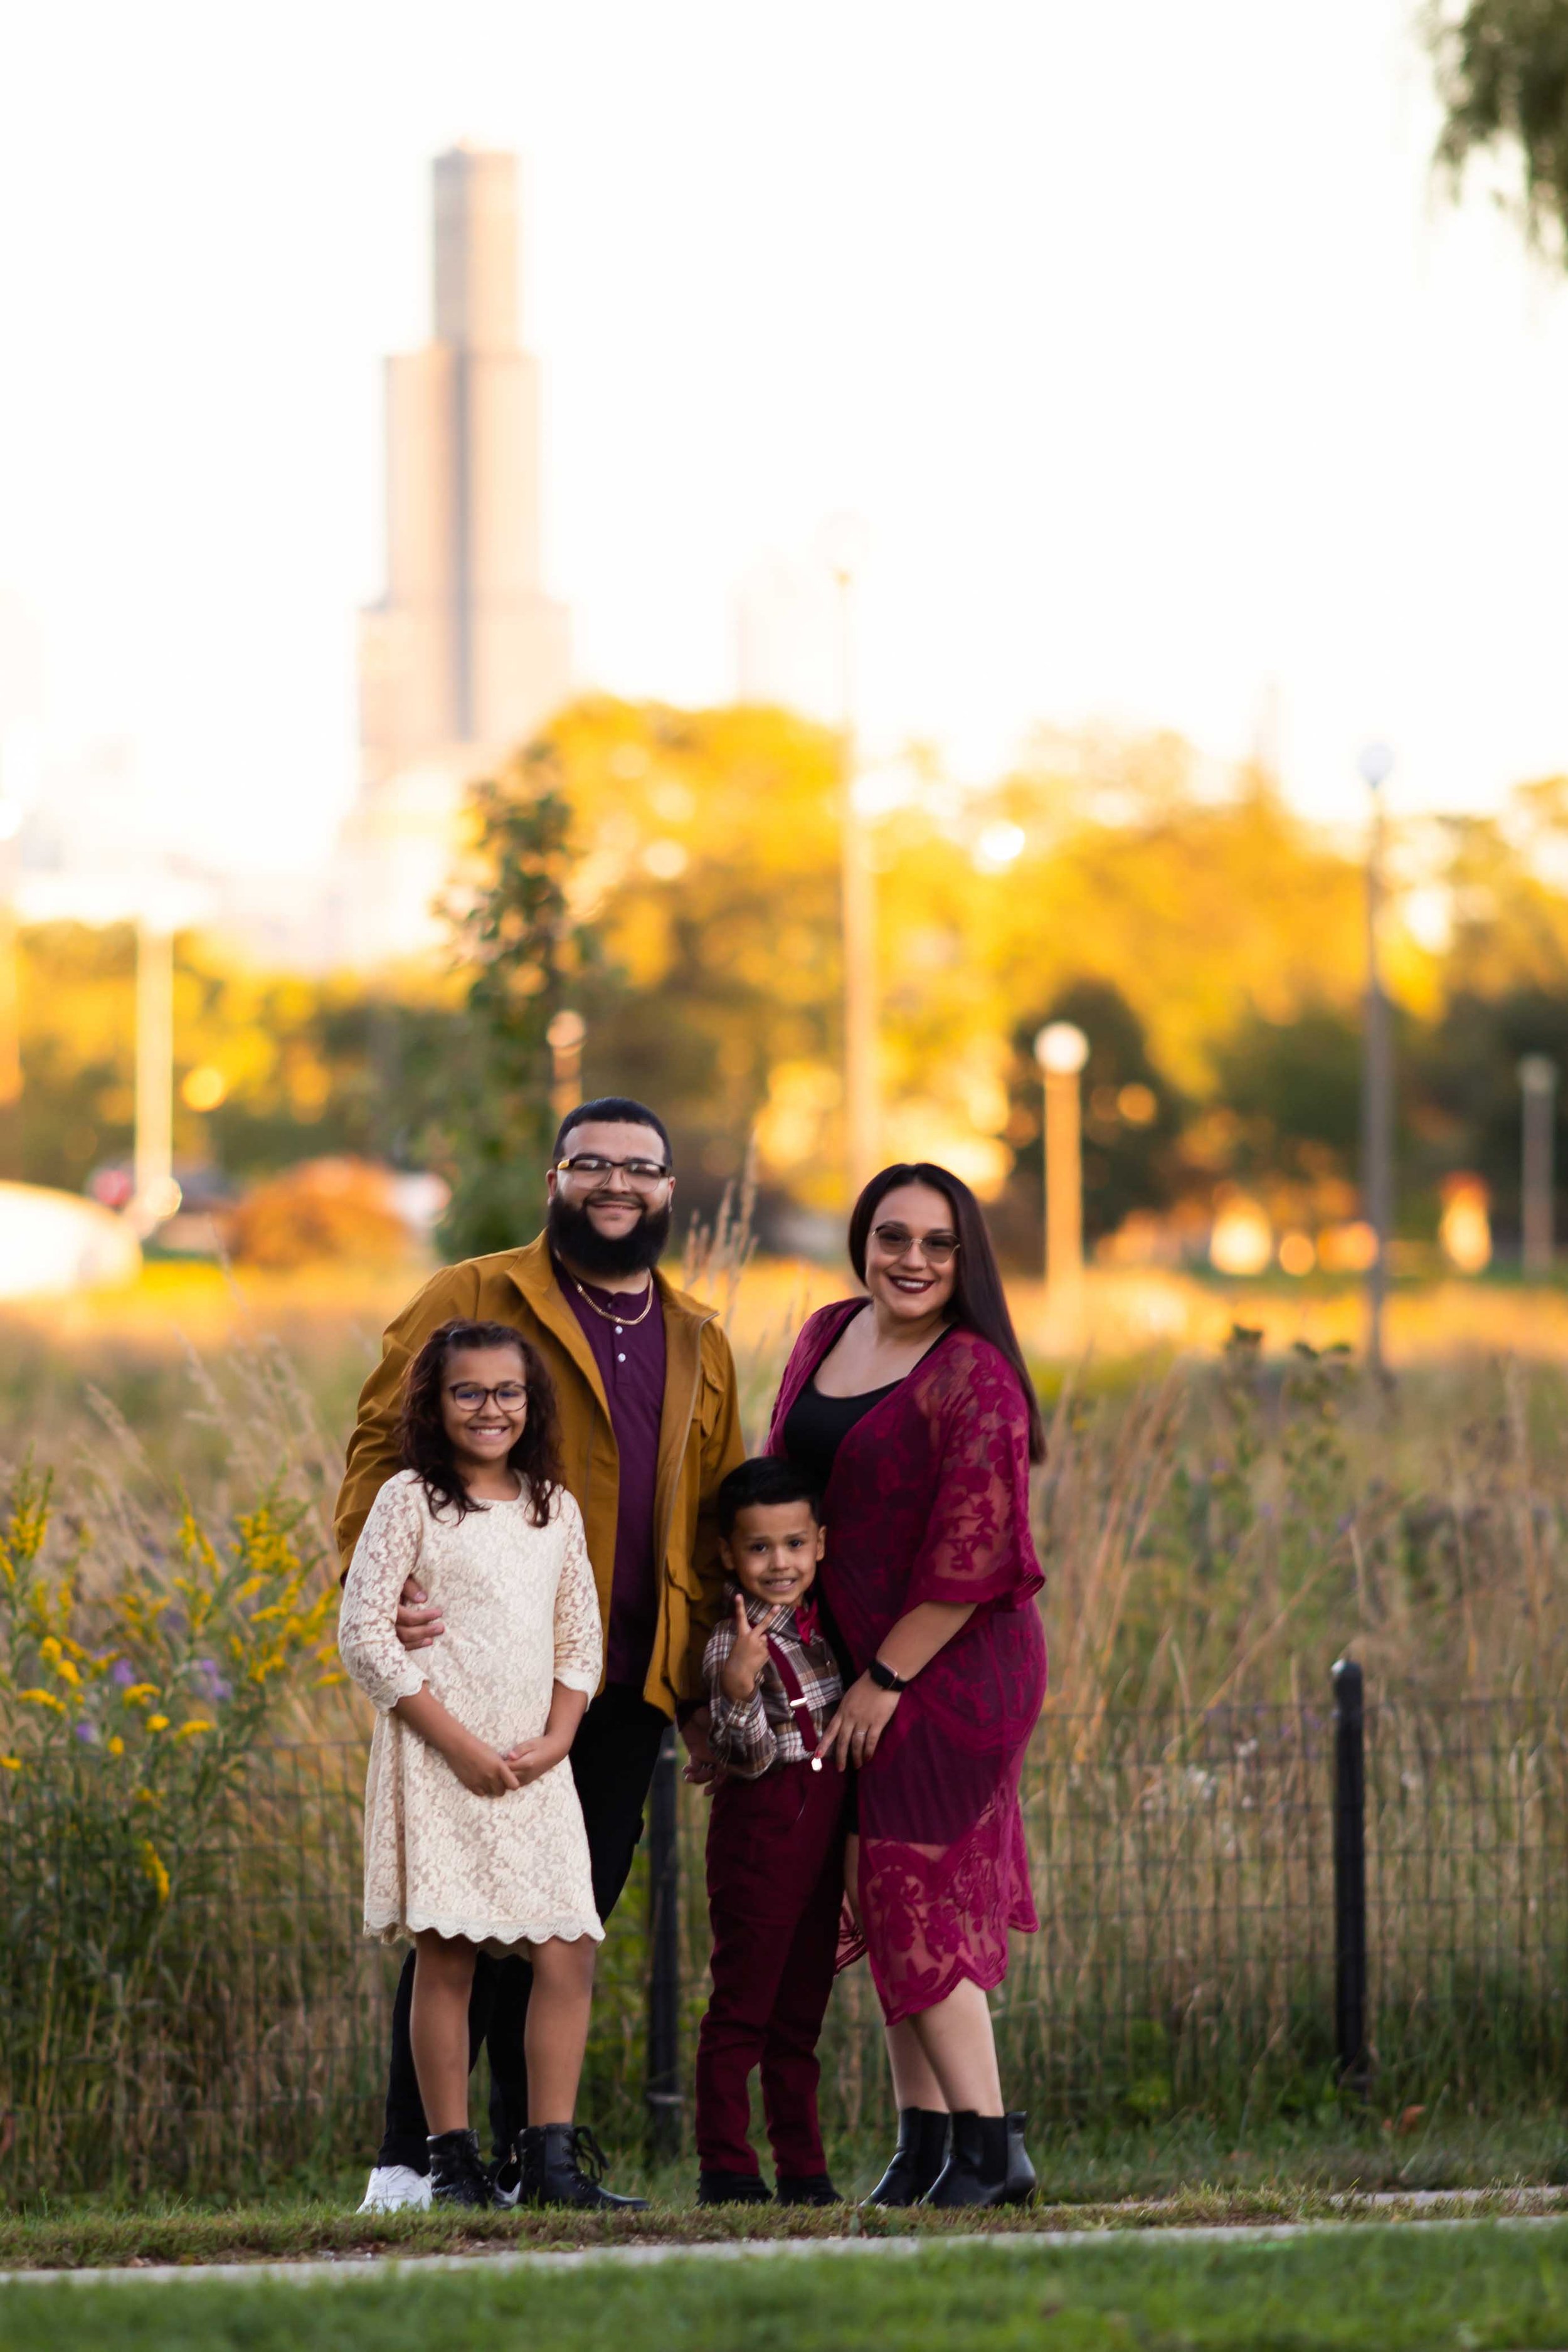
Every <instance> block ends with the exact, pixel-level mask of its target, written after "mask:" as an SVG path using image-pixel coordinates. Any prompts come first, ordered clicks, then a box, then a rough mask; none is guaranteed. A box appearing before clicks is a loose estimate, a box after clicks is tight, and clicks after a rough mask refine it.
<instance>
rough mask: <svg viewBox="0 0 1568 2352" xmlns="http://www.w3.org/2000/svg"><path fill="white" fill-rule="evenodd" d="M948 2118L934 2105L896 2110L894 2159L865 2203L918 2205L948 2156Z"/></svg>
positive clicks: (932, 2186) (933, 2182)
mask: <svg viewBox="0 0 1568 2352" xmlns="http://www.w3.org/2000/svg"><path fill="white" fill-rule="evenodd" d="M949 2120H950V2118H949V2117H948V2116H946V2115H944V2114H942V2113H941V2112H940V2111H939V2110H938V2109H936V2108H934V2107H900V2109H899V2144H898V2146H897V2147H896V2148H895V2149H894V2150H893V2160H892V2162H891V2163H890V2164H889V2167H888V2168H887V2170H886V2172H884V2173H883V2175H882V2178H881V2179H880V2180H879V2181H878V2183H877V2186H876V2187H875V2189H872V2191H871V2194H870V2195H869V2197H868V2198H867V2200H866V2202H867V2204H868V2205H918V2204H919V2203H920V2201H921V2198H922V2197H924V2196H925V2195H926V2193H927V2192H928V2190H930V2189H932V2188H934V2187H935V2185H936V2179H937V2175H938V2174H939V2173H940V2172H941V2170H942V2165H943V2163H944V2161H945V2160H946V2157H947V2127H948V2123H949Z"/></svg>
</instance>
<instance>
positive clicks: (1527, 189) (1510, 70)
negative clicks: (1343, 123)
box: [1428, 0, 1568, 252]
mask: <svg viewBox="0 0 1568 2352" xmlns="http://www.w3.org/2000/svg"><path fill="white" fill-rule="evenodd" d="M1428 26H1429V31H1430V38H1431V41H1432V46H1433V49H1434V53H1435V56H1436V63H1437V80H1438V89H1439V94H1440V96H1441V98H1442V100H1443V103H1444V106H1445V108H1446V110H1447V119H1446V121H1445V122H1444V125H1443V131H1442V136H1441V138H1440V140H1439V142H1438V148H1437V152H1438V157H1439V160H1440V161H1441V162H1442V163H1446V164H1447V166H1448V167H1449V169H1450V170H1451V171H1452V172H1453V173H1455V175H1456V176H1458V173H1459V172H1460V171H1461V170H1462V168H1463V166H1464V164H1465V163H1466V162H1467V161H1468V158H1469V157H1470V156H1471V155H1472V154H1474V153H1475V152H1477V151H1478V150H1479V149H1495V148H1498V147H1502V148H1504V149H1508V150H1511V151H1512V152H1514V153H1515V154H1516V155H1517V157H1518V159H1519V162H1520V164H1521V169H1522V175H1523V184H1524V206H1523V209H1524V215H1525V222H1526V226H1527V229H1528V231H1529V233H1530V235H1531V236H1532V237H1533V238H1535V239H1537V240H1538V241H1539V240H1541V239H1542V237H1543V236H1546V235H1548V234H1550V235H1551V236H1552V237H1553V239H1554V241H1555V243H1556V245H1557V247H1558V249H1559V251H1560V252H1561V251H1562V250H1563V244H1564V233H1565V231H1568V0H1467V5H1463V6H1461V8H1460V9H1459V11H1458V14H1457V15H1456V14H1455V12H1454V10H1453V9H1452V7H1450V6H1447V5H1442V0H1436V5H1433V6H1432V7H1431V8H1430V10H1429V13H1428Z"/></svg>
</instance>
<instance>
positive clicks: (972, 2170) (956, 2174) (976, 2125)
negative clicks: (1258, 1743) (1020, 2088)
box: [924, 2108, 1009, 2209]
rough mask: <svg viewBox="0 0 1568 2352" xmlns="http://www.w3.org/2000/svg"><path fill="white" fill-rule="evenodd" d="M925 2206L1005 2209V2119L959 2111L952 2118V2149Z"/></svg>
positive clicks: (970, 2111)
mask: <svg viewBox="0 0 1568 2352" xmlns="http://www.w3.org/2000/svg"><path fill="white" fill-rule="evenodd" d="M924 2201H925V2202H926V2204H928V2205H934V2206H937V2207H938V2208H941V2209H951V2208H952V2207H953V2206H955V2205H1005V2204H1006V2203H1008V2201H1009V2200H1008V2194H1007V2118H1006V2116H977V2115H976V2114H975V2113H974V2111H973V2108H963V2109H960V2110H959V2111H958V2112H957V2113H956V2114H955V2115H954V2116H953V2118H952V2147H950V2148H949V2150H948V2156H947V2162H946V2163H945V2164H944V2165H943V2166H942V2172H941V2175H940V2177H939V2179H938V2180H937V2182H936V2185H935V2187H934V2188H933V2189H932V2190H931V2194H930V2196H929V2197H927V2198H926V2200H924Z"/></svg>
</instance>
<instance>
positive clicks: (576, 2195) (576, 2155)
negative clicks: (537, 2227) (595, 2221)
mask: <svg viewBox="0 0 1568 2352" xmlns="http://www.w3.org/2000/svg"><path fill="white" fill-rule="evenodd" d="M517 2148H518V2157H519V2159H520V2161H521V2166H522V2191H521V2202H522V2203H523V2204H524V2205H577V2206H592V2207H596V2208H597V2209H598V2210H601V2211H607V2210H615V2211H616V2212H620V2213H646V2212H647V2198H646V2197H617V2196H616V2194H615V2193H614V2191H613V2190H612V2189H605V2188H604V2187H603V2186H602V2185H601V2184H602V2183H603V2180H604V2178H605V2151H604V2149H603V2148H602V2147H600V2146H599V2143H598V2141H597V2140H596V2139H595V2137H594V2135H593V2133H592V2132H591V2131H590V2130H589V2129H588V2127H587V2126H586V2124H530V2125H529V2126H528V2127H527V2129H526V2130H525V2131H524V2132H523V2134H522V2136H521V2138H520V2139H519V2141H518V2144H517Z"/></svg>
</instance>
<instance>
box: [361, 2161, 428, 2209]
mask: <svg viewBox="0 0 1568 2352" xmlns="http://www.w3.org/2000/svg"><path fill="white" fill-rule="evenodd" d="M429 2202H430V2177H429V2175H428V2173H425V2172H416V2171H415V2169H414V2167H413V2166H412V2165H411V2164H378V2165H377V2166H376V2168H375V2169H374V2172H373V2173H372V2174H371V2176H370V2183H369V2186H368V2187H367V2189H365V2192H364V2203H363V2205H362V2206H361V2207H360V2209H359V2210H360V2211H361V2212H362V2213H423V2212H424V2211H425V2210H426V2207H427V2206H428V2204H429Z"/></svg>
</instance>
